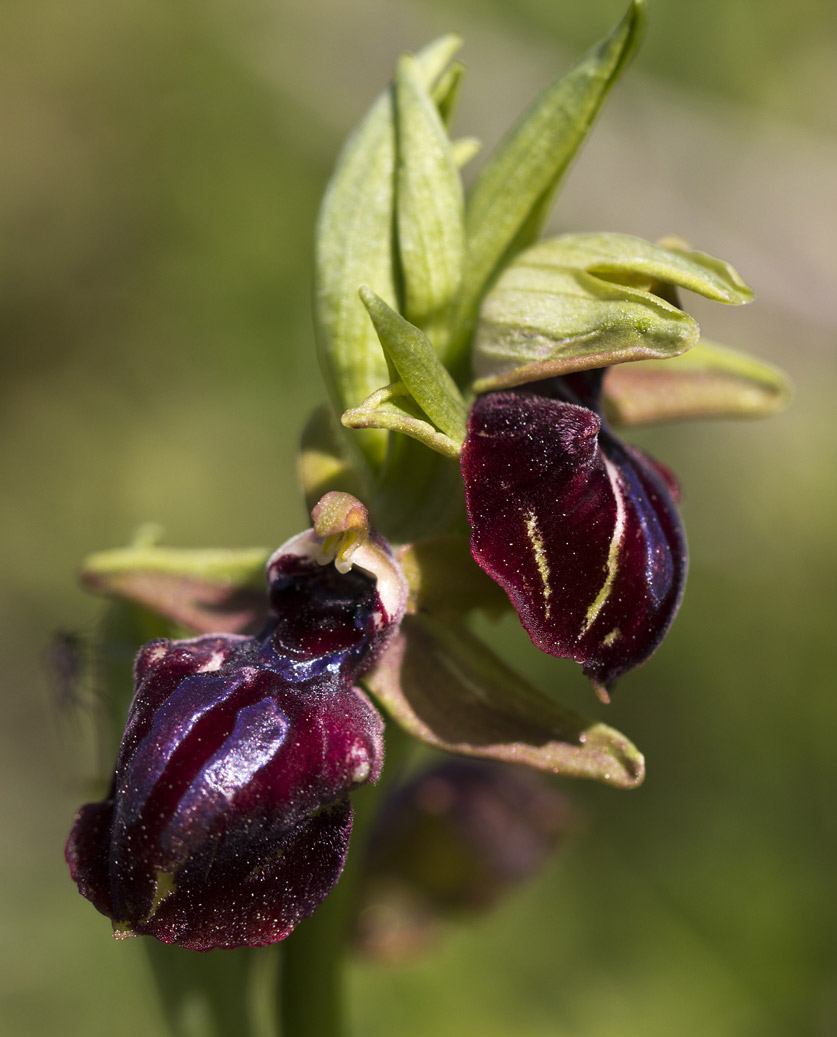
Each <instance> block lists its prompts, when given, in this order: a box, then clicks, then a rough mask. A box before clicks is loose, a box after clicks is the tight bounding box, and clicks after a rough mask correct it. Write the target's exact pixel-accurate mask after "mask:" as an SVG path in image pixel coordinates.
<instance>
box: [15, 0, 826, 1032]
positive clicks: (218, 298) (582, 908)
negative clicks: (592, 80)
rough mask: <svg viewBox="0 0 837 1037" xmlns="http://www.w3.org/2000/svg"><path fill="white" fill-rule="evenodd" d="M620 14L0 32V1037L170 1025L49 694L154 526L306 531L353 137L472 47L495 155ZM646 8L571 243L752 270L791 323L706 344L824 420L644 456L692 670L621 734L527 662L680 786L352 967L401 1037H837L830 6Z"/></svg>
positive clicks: (643, 691)
mask: <svg viewBox="0 0 837 1037" xmlns="http://www.w3.org/2000/svg"><path fill="white" fill-rule="evenodd" d="M622 7H623V4H622V2H621V0H589V2H588V3H586V4H583V5H582V4H578V3H569V2H565V3H562V2H559V0H551V2H547V0H521V2H519V3H517V4H516V5H515V6H514V10H513V11H512V7H511V5H507V4H505V3H503V2H501V0H446V2H442V0H405V2H400V3H399V2H395V0H342V2H341V0H310V2H309V3H307V4H306V5H302V4H298V3H291V2H290V0H274V2H272V3H271V2H269V0H241V2H238V3H232V2H226V3H225V2H224V0H204V2H202V3H197V2H189V0H179V2H178V0H175V2H172V0H167V2H164V0H124V2H121V3H118V4H114V3H112V2H106V0H76V2H75V3H72V4H67V3H65V2H63V0H25V2H24V0H7V2H6V3H4V4H3V6H2V8H0V28H2V32H0V40H2V42H0V55H1V56H2V61H1V62H0V84H2V86H0V120H2V132H3V140H4V142H5V158H4V161H3V162H2V164H0V223H2V228H0V240H2V256H3V258H2V277H1V278H0V312H1V313H2V318H0V319H2V322H3V337H2V343H3V351H4V352H3V379H2V383H0V395H2V410H1V411H0V420H1V421H2V447H3V449H2V456H0V485H2V487H3V494H2V502H0V508H2V532H3V536H2V548H0V550H2V560H1V561H0V571H2V574H3V578H2V595H3V596H2V603H1V604H0V608H1V609H2V630H3V639H2V641H3V662H2V674H3V678H4V679H3V688H2V694H1V695H0V709H2V716H0V737H2V751H1V752H0V776H2V788H3V789H4V790H5V791H4V795H3V796H2V810H3V818H2V832H3V845H2V851H0V852H1V853H2V860H0V869H2V870H1V871H0V892H2V908H1V909H0V927H2V928H0V933H1V934H2V939H1V940H0V999H1V1001H2V1003H1V1004H0V1029H2V1032H3V1033H8V1034H10V1035H14V1037H18V1035H19V1037H31V1035H36V1034H37V1035H41V1034H53V1033H61V1034H64V1035H66V1037H72V1035H75V1034H78V1035H81V1034H85V1035H89V1037H96V1035H105V1034H112V1033H118V1034H120V1035H123V1037H134V1035H144V1034H152V1033H156V1032H159V1028H160V1020H159V1017H158V1015H157V1009H156V1006H155V1003H154V999H153V996H152V994H151V987H150V984H149V982H148V977H147V974H146V969H145V963H144V959H143V954H142V950H141V947H140V946H139V941H132V942H129V943H127V944H125V943H119V944H118V943H116V942H114V941H112V940H111V939H110V936H109V925H108V923H107V921H106V920H105V919H103V918H102V917H101V916H100V915H98V914H97V913H96V912H95V911H94V910H93V909H92V908H91V907H90V905H89V904H87V903H86V902H85V901H83V900H82V899H81V898H80V897H79V896H78V895H77V893H76V892H75V889H74V886H73V885H72V883H71V882H70V879H69V877H68V875H67V873H66V869H65V866H64V864H63V860H62V848H63V842H64V839H65V837H66V833H67V831H68V829H69V825H70V822H71V818H72V814H73V812H74V810H75V808H76V807H77V806H78V805H79V804H80V803H81V802H83V801H84V800H85V799H87V798H89V797H90V795H91V788H92V785H91V781H92V779H93V778H94V777H95V776H96V774H97V766H98V761H97V759H96V755H95V752H94V750H93V748H92V746H91V741H90V738H89V727H90V725H89V723H87V722H86V721H85V718H83V717H82V718H81V719H80V720H79V719H76V720H74V719H73V716H72V714H71V713H70V712H68V711H67V710H62V709H61V708H60V703H59V701H58V700H59V698H60V697H61V693H60V689H57V688H56V687H55V685H54V682H51V681H50V680H49V679H48V677H47V674H46V667H45V664H44V651H45V645H46V642H47V640H48V638H49V636H50V634H51V632H53V631H54V630H56V629H57V628H67V627H69V628H72V629H76V630H79V631H82V632H89V631H90V630H92V629H93V627H94V624H95V622H96V617H97V615H98V608H97V603H96V602H94V601H92V600H89V599H87V598H86V597H85V596H84V595H82V594H81V592H80V591H78V590H77V589H76V587H75V570H76V567H77V565H78V563H79V560H80V559H81V558H82V557H83V556H84V555H85V554H86V553H88V552H90V551H93V550H96V549H99V548H104V547H110V546H117V545H120V544H122V543H124V542H125V541H126V540H127V538H128V537H129V536H130V535H131V533H132V531H133V529H134V528H135V527H136V526H137V525H138V524H139V523H141V522H143V521H146V520H154V521H157V522H160V523H161V524H162V526H163V527H164V528H165V531H166V542H167V543H170V544H176V545H184V546H192V545H194V546H209V545H224V546H227V545H229V546H235V545H238V546H249V545H254V544H261V545H264V546H266V547H267V546H270V545H275V544H276V543H278V542H279V541H281V540H283V539H284V538H285V537H287V536H288V535H290V534H292V533H294V532H296V531H297V530H298V529H300V528H302V527H303V525H304V524H305V515H304V512H303V508H302V505H301V503H300V500H299V496H298V493H297V490H296V485H295V477H294V470H293V465H294V452H295V444H296V438H297V435H298V430H299V428H300V425H301V422H302V421H303V420H304V418H305V416H306V414H307V412H308V410H309V409H310V407H311V406H312V405H313V404H314V403H315V402H317V401H318V400H319V399H320V398H321V390H320V387H319V381H318V374H317V370H316V363H315V359H314V356H313V351H312V333H311V322H310V269H311V241H312V233H313V224H314V220H315V216H316V210H317V204H318V199H319V196H320V194H321V192H322V189H323V186H324V184H325V181H326V178H327V176H328V173H329V169H330V167H331V164H332V163H333V161H334V158H335V156H336V153H337V150H338V147H339V144H340V142H341V140H342V138H343V137H344V135H345V134H346V132H347V131H348V130H349V129H350V128H351V127H352V126H353V125H354V123H355V122H356V121H357V119H358V118H359V117H360V115H361V114H362V112H363V111H364V109H365V107H366V106H367V104H368V103H369V101H370V100H371V98H372V97H373V95H374V94H375V93H376V92H377V90H378V89H379V88H380V86H381V85H382V84H383V83H384V82H385V81H386V80H387V78H388V77H389V74H390V70H391V67H392V64H393V61H394V58H395V56H396V54H397V53H398V52H399V51H400V50H403V49H407V48H416V47H418V46H420V45H421V44H422V43H424V42H426V41H427V40H428V39H430V38H432V37H433V36H435V35H438V34H440V33H441V32H444V31H448V30H450V29H455V30H457V31H459V32H461V33H462V34H463V35H464V37H465V40H466V44H467V46H466V48H465V50H464V52H463V57H464V59H465V61H466V62H467V64H468V67H469V76H468V78H467V80H466V87H465V96H464V98H463V103H462V106H461V111H460V116H459V119H458V127H457V128H458V130H459V131H460V132H462V133H475V134H476V135H478V136H480V137H482V139H483V140H484V141H485V142H486V143H488V144H490V143H492V142H493V141H494V140H495V139H496V137H497V136H498V135H499V133H500V132H501V131H502V130H503V129H504V128H505V127H506V126H507V125H508V123H509V121H510V120H511V118H512V117H513V116H514V115H515V114H516V113H517V112H518V111H519V110H520V109H521V108H522V107H523V105H524V104H525V103H526V102H527V101H528V99H529V97H530V96H531V95H532V94H533V93H534V92H535V91H536V89H537V88H538V87H540V86H541V85H543V84H545V83H546V82H547V81H548V80H549V79H550V78H551V77H552V76H553V75H554V74H555V72H556V70H559V69H561V68H565V67H567V64H568V62H569V61H570V60H571V58H572V57H574V56H577V55H578V54H579V53H580V52H581V51H582V50H585V49H586V48H587V47H588V46H589V45H590V44H591V43H592V42H593V41H594V40H595V39H597V38H599V37H600V36H601V35H603V34H604V32H606V31H607V30H608V29H609V28H610V26H611V25H612V24H613V23H614V22H615V21H616V20H617V18H618V17H619V16H620V14H621V11H622ZM650 7H651V12H650V15H651V20H650V30H649V34H648V38H647V41H646V45H645V46H644V48H643V50H642V51H641V52H640V55H639V58H638V59H637V61H636V62H635V64H634V65H633V67H632V69H631V70H630V72H629V73H628V75H627V78H626V80H625V81H624V82H623V83H622V84H621V85H620V86H619V87H618V88H617V91H616V94H615V96H614V97H613V99H612V101H611V103H610V104H609V106H608V108H607V109H606V111H605V114H604V117H603V118H602V120H601V122H600V124H599V126H598V129H597V131H596V133H595V134H594V138H593V140H592V141H591V143H590V145H589V146H588V148H587V150H586V151H585V153H584V155H583V156H582V158H581V160H580V162H579V163H578V164H577V166H576V167H575V169H574V171H573V172H572V174H571V175H570V177H569V180H568V182H567V184H566V187H565V190H564V192H563V194H562V196H561V198H560V200H559V204H558V207H557V209H556V213H555V216H554V218H553V223H552V226H553V228H554V229H569V230H577V229H587V230H620V231H627V232H632V233H637V234H640V235H642V236H644V237H648V238H651V239H653V238H656V237H659V236H661V235H664V234H669V233H677V234H679V235H681V236H683V237H685V238H687V239H688V240H690V241H691V242H692V243H693V244H694V245H695V246H696V247H699V248H702V249H705V250H706V251H710V252H714V253H717V254H720V255H722V256H724V257H725V258H727V259H729V260H731V261H733V262H734V263H735V264H736V265H737V266H738V268H739V269H740V270H741V272H742V273H743V275H744V276H745V277H746V278H747V280H748V281H749V282H750V283H751V284H752V285H753V286H754V287H755V288H756V290H757V293H758V296H759V300H758V302H757V303H756V304H755V305H754V306H753V307H750V308H748V309H746V310H740V311H725V310H722V309H721V308H719V307H714V308H713V307H711V306H709V305H701V306H695V307H694V309H695V312H696V313H697V315H698V317H699V319H700V320H701V321H702V323H703V325H704V327H705V329H706V330H707V332H708V333H709V334H710V336H711V337H712V338H716V339H719V340H721V341H727V342H729V343H730V344H735V345H738V346H740V347H742V348H749V349H752V350H753V351H755V352H758V353H759V354H760V355H761V356H763V357H765V358H767V359H770V360H773V361H775V362H778V363H780V364H781V365H783V366H784V367H785V368H786V369H787V370H788V371H789V372H790V374H791V376H792V378H793V379H794V381H795V383H796V387H797V391H796V398H795V402H794V404H793V407H792V409H791V410H790V411H788V412H787V413H786V414H784V415H782V416H780V417H778V418H775V419H772V420H770V421H768V422H764V423H759V424H746V423H732V422H725V423H717V424H704V425H692V426H685V425H684V426H678V427H671V428H665V429H659V430H655V431H653V432H644V433H643V434H642V435H641V436H638V437H636V438H637V439H638V440H639V441H641V442H642V443H643V444H644V445H646V446H648V447H649V448H650V449H652V451H653V452H655V453H656V454H657V455H658V456H659V457H660V458H661V459H663V460H665V461H666V462H667V463H668V464H669V465H671V467H672V468H674V470H675V471H677V472H678V474H679V476H680V478H681V481H682V482H683V484H684V487H685V502H684V508H683V510H684V515H685V519H686V523H687V526H688V530H689V536H690V543H691V549H692V569H691V574H690V585H689V588H688V593H687V596H686V601H685V604H684V606H683V609H682V612H681V614H680V617H679V619H678V621H677V623H676V625H675V628H674V630H673V632H672V634H671V636H670V637H669V639H668V640H667V642H666V644H665V645H664V647H663V648H662V649H661V651H660V652H659V653H658V655H657V656H656V657H655V658H654V660H653V661H652V662H650V663H649V664H648V665H647V666H646V667H645V668H644V669H643V670H642V671H641V672H639V673H636V674H634V675H632V676H631V677H630V678H628V679H626V680H625V681H624V682H623V683H622V685H621V686H620V688H619V694H618V696H617V699H616V702H615V704H614V705H613V706H612V707H610V708H609V709H608V710H607V711H604V710H602V709H601V708H600V707H598V706H596V705H595V704H594V703H593V700H592V696H591V695H590V694H589V691H587V689H585V688H583V687H582V682H580V680H579V677H578V674H577V673H576V672H575V670H574V668H573V667H572V666H571V665H569V664H567V665H564V664H563V663H561V662H559V661H557V660H552V659H548V658H540V657H537V656H536V653H534V651H533V650H531V649H530V647H529V645H528V643H525V638H522V635H520V634H519V632H517V631H515V630H514V629H513V628H512V627H511V625H508V624H507V626H506V628H504V631H503V633H504V636H505V637H506V638H507V641H508V650H509V652H510V653H511V655H513V656H515V657H516V658H517V659H518V660H519V661H520V662H521V665H522V666H525V667H526V669H527V671H528V672H529V673H530V675H531V676H532V677H533V679H535V680H537V681H538V682H539V683H540V684H541V686H543V687H544V688H550V689H556V690H558V691H559V692H560V693H561V694H566V697H568V698H570V699H572V700H574V701H577V702H582V701H583V702H584V705H585V708H586V709H588V710H590V711H595V710H597V709H599V711H600V713H601V714H602V715H604V714H605V712H606V719H607V720H608V722H610V723H613V724H615V725H617V726H619V727H621V728H622V729H623V730H625V731H626V733H628V734H629V735H630V736H631V737H632V738H633V739H634V740H635V741H636V742H637V743H638V744H639V746H640V747H641V748H642V749H643V750H644V751H645V753H646V756H647V759H648V765H649V776H648V779H647V782H646V784H645V786H644V787H643V788H642V789H641V790H639V791H637V792H633V793H620V792H616V791H613V790H609V789H604V788H598V787H595V786H586V785H582V784H580V783H579V784H574V785H569V786H568V791H569V792H570V793H571V794H572V796H573V797H574V800H575V802H576V804H577V809H578V813H579V815H580V817H581V818H582V819H583V822H582V825H581V829H582V830H581V831H580V832H579V833H578V834H577V836H576V837H575V838H574V839H573V840H572V841H571V843H570V845H568V846H567V847H566V849H565V851H564V852H563V854H562V855H561V856H560V857H559V858H558V859H556V861H555V863H554V864H553V865H552V866H551V867H550V868H549V869H548V870H547V872H546V873H545V874H544V875H543V876H542V877H541V878H540V879H539V880H538V881H537V882H536V883H534V884H533V885H532V886H530V887H529V888H527V889H526V890H525V891H524V892H522V893H521V894H519V895H518V896H516V897H514V898H513V899H512V900H510V901H509V902H508V903H506V904H505V905H504V906H503V907H502V908H500V909H499V910H498V911H497V912H495V913H494V914H492V915H491V916H489V917H486V918H485V919H484V920H481V921H479V922H478V923H477V924H475V925H473V926H471V927H462V928H457V929H455V930H453V931H452V932H451V933H450V935H449V937H448V938H447V939H446V940H445V941H444V943H443V944H442V945H441V946H440V947H439V949H438V950H437V951H436V952H435V953H434V954H432V955H430V956H428V957H426V958H424V959H421V960H418V961H416V962H415V963H410V964H406V965H401V966H398V967H384V966H370V965H358V966H356V967H355V968H354V969H353V971H352V976H351V985H352V991H353V1018H354V1025H355V1029H356V1032H357V1033H361V1032H363V1033H364V1034H366V1035H368V1037H388V1035H390V1034H393V1033H398V1034H400V1035H403V1037H412V1035H415V1037H418V1035H425V1034H428V1033H433V1034H435V1035H436V1037H457V1035H460V1034H465V1033H471V1032H479V1033H481V1034H483V1035H498V1037H499V1035H505V1034H508V1033H510V1032H512V1031H513V1032H515V1033H516V1034H519V1035H521V1037H601V1035H605V1034H619V1035H620V1037H631V1035H637V1037H640V1035H641V1037H657V1035H660V1037H663V1035H665V1037H668V1035H671V1034H678V1035H681V1037H692V1035H694V1037H705V1035H707V1034H712V1035H719V1037H733V1035H734V1037H773V1035H776V1037H779V1035H794V1037H795V1035H817V1037H826V1035H830V1034H835V1033H837V973H836V972H835V964H836V963H837V948H835V931H837V912H835V904H834V900H835V897H834V872H835V851H836V850H837V824H835V811H834V800H835V791H837V762H835V758H836V757H837V748H836V747H837V705H836V704H835V702H837V700H836V699H835V696H834V686H835V682H834V679H833V676H832V655H833V644H834V635H833V626H834V620H835V613H837V609H835V587H836V586H837V579H836V578H835V577H837V573H835V555H836V554H837V551H835V522H834V519H835V510H837V509H835V503H837V490H835V483H834V472H835V437H834V434H833V426H834V420H833V416H834V404H833V400H834V397H835V388H837V386H835V381H837V379H836V378H835V374H837V368H835V360H834V350H833V346H834V333H835V326H837V301H836V300H837V292H835V290H834V284H835V274H837V269H835V266H837V263H835V249H834V240H835V229H837V228H835V215H834V212H835V211H834V183H835V172H837V161H836V160H837V107H835V100H836V99H837V89H835V85H837V84H835V82H834V67H835V57H837V41H836V40H835V22H834V19H833V6H832V4H831V2H830V0H797V2H796V3H794V4H793V5H788V4H784V3H779V2H778V0H761V2H760V0H703V2H702V3H700V4H686V3H683V2H681V0H651V3H650ZM324 1037H325V1035H324Z"/></svg>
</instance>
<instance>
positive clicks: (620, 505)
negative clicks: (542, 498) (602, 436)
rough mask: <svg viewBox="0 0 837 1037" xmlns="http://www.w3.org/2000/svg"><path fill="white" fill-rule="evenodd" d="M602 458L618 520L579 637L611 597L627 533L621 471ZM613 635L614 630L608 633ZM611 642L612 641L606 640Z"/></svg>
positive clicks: (614, 525)
mask: <svg viewBox="0 0 837 1037" xmlns="http://www.w3.org/2000/svg"><path fill="white" fill-rule="evenodd" d="M602 460H603V461H604V463H605V469H606V470H607V477H608V479H610V485H611V488H612V489H613V497H614V500H615V501H616V521H615V522H614V524H613V536H612V537H611V538H610V547H609V548H608V551H607V562H605V571H606V573H607V575H606V576H605V580H604V583H603V584H602V586H601V588H600V589H599V593H598V594H597V595H596V597H595V598H594V599H593V603H592V605H591V606H590V607H589V608H588V609H587V615H586V616H585V617H584V625H583V626H582V628H581V631H580V632H579V635H578V636H579V637H584V635H585V634H586V633H587V631H588V630H589V629H590V627H591V626H592V625H593V624H594V623H595V622H596V618H597V617H598V615H599V613H600V612H601V611H602V608H603V606H604V603H605V602H606V601H607V599H608V598H609V597H610V592H611V591H612V590H613V581H614V579H615V578H616V566H617V563H618V561H619V548H620V547H621V546H622V537H623V536H624V533H625V519H626V516H627V513H626V511H625V498H624V496H623V494H622V485H621V482H620V480H619V471H618V470H617V468H616V466H615V465H614V464H612V463H611V462H610V461H608V459H607V458H606V457H603V458H602ZM608 637H613V632H612V633H611V634H609V635H608ZM605 643H606V644H607V643H610V642H605Z"/></svg>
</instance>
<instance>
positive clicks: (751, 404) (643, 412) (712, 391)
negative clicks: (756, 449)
mask: <svg viewBox="0 0 837 1037" xmlns="http://www.w3.org/2000/svg"><path fill="white" fill-rule="evenodd" d="M790 397H791V386H790V383H789V382H788V379H787V378H786V377H785V375H784V374H783V373H782V372H781V371H780V370H779V369H778V368H776V367H773V366H772V365H771V364H766V363H764V362H763V361H761V360H756V359H755V358H754V357H751V356H748V355H747V354H746V353H739V352H738V351H737V350H734V349H729V348H728V347H727V346H720V345H717V344H716V343H714V342H708V341H706V340H705V339H701V340H700V342H699V343H698V344H697V345H696V346H695V347H694V349H691V350H689V352H688V353H686V354H684V355H683V356H679V357H675V358H674V359H672V360H650V361H648V362H647V363H643V364H623V365H621V366H619V367H612V368H611V369H610V370H609V371H608V372H607V374H606V375H605V377H604V385H603V394H602V400H603V404H604V408H605V413H606V414H607V416H608V418H609V419H610V420H611V421H612V422H613V423H614V424H621V425H640V424H643V423H646V422H652V421H670V420H672V419H676V418H701V417H707V418H724V417H730V418H736V417H745V418H746V417H753V418H758V417H764V416H766V415H769V414H775V413H776V412H777V411H780V410H782V409H783V408H784V407H786V406H787V405H788V403H789V401H790Z"/></svg>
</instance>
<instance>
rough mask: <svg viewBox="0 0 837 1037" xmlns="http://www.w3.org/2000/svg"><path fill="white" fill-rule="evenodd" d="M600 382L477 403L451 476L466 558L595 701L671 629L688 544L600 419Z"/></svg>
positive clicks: (662, 475) (637, 455)
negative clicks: (569, 663)
mask: <svg viewBox="0 0 837 1037" xmlns="http://www.w3.org/2000/svg"><path fill="white" fill-rule="evenodd" d="M602 373H603V372H602V371H588V372H584V373H583V374H577V375H572V376H568V377H565V378H556V379H549V380H547V381H544V382H537V383H530V384H528V385H525V386H521V387H520V388H519V389H515V390H513V391H507V392H495V393H487V394H485V395H484V396H478V397H477V399H476V401H475V403H474V405H473V406H472V408H471V412H470V416H469V420H468V432H467V436H466V439H465V443H464V445H463V448H462V459H461V463H462V473H463V477H464V480H465V495H466V502H467V508H468V519H469V522H470V524H471V550H472V553H473V555H474V558H475V559H476V561H477V562H478V563H479V564H480V565H481V566H482V568H483V569H484V570H485V571H486V572H487V573H488V574H489V575H490V576H491V577H492V578H493V579H494V580H496V581H497V583H499V584H500V586H502V587H503V588H504V590H505V591H506V593H507V594H508V596H509V598H510V599H511V602H512V604H513V605H514V607H515V608H516V609H517V612H518V614H519V616H520V620H521V622H522V624H523V626H524V627H525V628H526V630H527V632H528V633H529V635H530V637H531V638H532V640H533V642H534V643H535V644H536V645H537V647H538V648H540V649H541V650H543V651H545V652H548V653H550V654H551V655H557V656H561V657H564V658H569V659H574V660H575V661H576V662H579V663H581V664H582V666H583V667H584V672H585V674H586V675H587V676H588V677H589V678H590V679H591V681H592V682H593V684H594V685H595V686H596V688H597V690H598V691H599V693H600V694H601V695H602V697H604V698H606V696H607V692H606V688H607V687H608V686H609V685H610V684H611V683H612V682H613V681H614V680H615V679H616V678H617V677H619V676H620V675H621V674H623V673H625V672H626V671H628V670H630V669H632V668H633V667H635V666H637V665H639V664H640V663H642V662H644V661H645V660H646V659H647V658H648V657H649V656H650V655H651V654H652V653H653V652H654V651H655V649H656V648H657V647H658V645H659V644H660V642H661V641H662V639H663V637H664V636H665V633H666V631H667V630H668V628H669V626H670V625H671V622H672V620H673V619H674V615H675V613H676V612H677V608H678V606H679V604H680V599H681V596H682V592H683V585H684V580H685V575H686V542H685V537H684V533H683V529H682V526H681V523H680V517H679V515H678V513H677V508H676V506H675V503H674V499H675V496H676V492H677V490H676V482H675V480H674V479H673V477H672V476H671V474H670V473H669V472H668V471H667V470H666V469H665V468H663V466H662V465H659V464H657V462H655V461H653V460H652V459H651V458H650V457H648V456H647V455H646V454H644V453H643V452H642V451H640V450H637V449H635V448H633V447H630V446H628V445H626V444H624V443H622V442H621V441H620V440H619V439H617V438H616V437H615V436H614V435H613V433H612V432H611V431H610V430H609V428H608V427H607V425H606V424H605V423H604V421H603V419H602V417H601V415H600V414H599V412H598V409H597V408H598V398H599V391H600V387H601V377H602Z"/></svg>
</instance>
